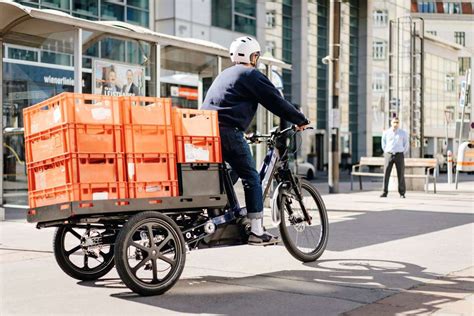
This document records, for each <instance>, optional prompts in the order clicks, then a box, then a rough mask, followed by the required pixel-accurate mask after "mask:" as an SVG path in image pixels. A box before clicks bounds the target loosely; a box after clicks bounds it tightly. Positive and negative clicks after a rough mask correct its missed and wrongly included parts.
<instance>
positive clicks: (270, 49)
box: [265, 41, 276, 56]
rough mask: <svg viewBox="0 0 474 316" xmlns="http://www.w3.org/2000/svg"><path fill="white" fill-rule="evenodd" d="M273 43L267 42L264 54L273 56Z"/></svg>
mask: <svg viewBox="0 0 474 316" xmlns="http://www.w3.org/2000/svg"><path fill="white" fill-rule="evenodd" d="M275 46H276V45H275V42H273V41H268V42H267V43H266V44H265V52H267V53H270V54H271V55H272V56H275Z"/></svg>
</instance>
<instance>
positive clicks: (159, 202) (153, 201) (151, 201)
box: [148, 200, 163, 204]
mask: <svg viewBox="0 0 474 316" xmlns="http://www.w3.org/2000/svg"><path fill="white" fill-rule="evenodd" d="M161 203H163V200H150V201H148V204H161Z"/></svg>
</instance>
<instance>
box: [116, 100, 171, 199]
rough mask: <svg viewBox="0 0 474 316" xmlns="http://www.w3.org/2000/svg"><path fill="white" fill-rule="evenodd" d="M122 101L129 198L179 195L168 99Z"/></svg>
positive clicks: (169, 101)
mask: <svg viewBox="0 0 474 316" xmlns="http://www.w3.org/2000/svg"><path fill="white" fill-rule="evenodd" d="M121 100H122V108H123V119H124V125H123V129H124V135H125V152H126V166H127V168H126V169H127V172H126V173H127V181H128V192H129V197H130V198H150V197H163V196H176V195H178V180H177V171H176V153H175V145H174V140H173V128H172V125H171V99H159V98H152V97H121Z"/></svg>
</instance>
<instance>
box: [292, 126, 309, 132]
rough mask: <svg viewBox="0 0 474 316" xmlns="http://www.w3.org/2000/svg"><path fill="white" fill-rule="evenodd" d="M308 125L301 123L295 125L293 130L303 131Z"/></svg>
mask: <svg viewBox="0 0 474 316" xmlns="http://www.w3.org/2000/svg"><path fill="white" fill-rule="evenodd" d="M308 127H309V124H306V125H301V126H295V130H296V131H298V132H301V131H304V130H305V129H307V128H308Z"/></svg>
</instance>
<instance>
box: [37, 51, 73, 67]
mask: <svg viewBox="0 0 474 316" xmlns="http://www.w3.org/2000/svg"><path fill="white" fill-rule="evenodd" d="M71 57H72V55H69V54H61V53H54V52H41V62H42V63H47V64H55V65H63V66H72V58H71Z"/></svg>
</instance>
